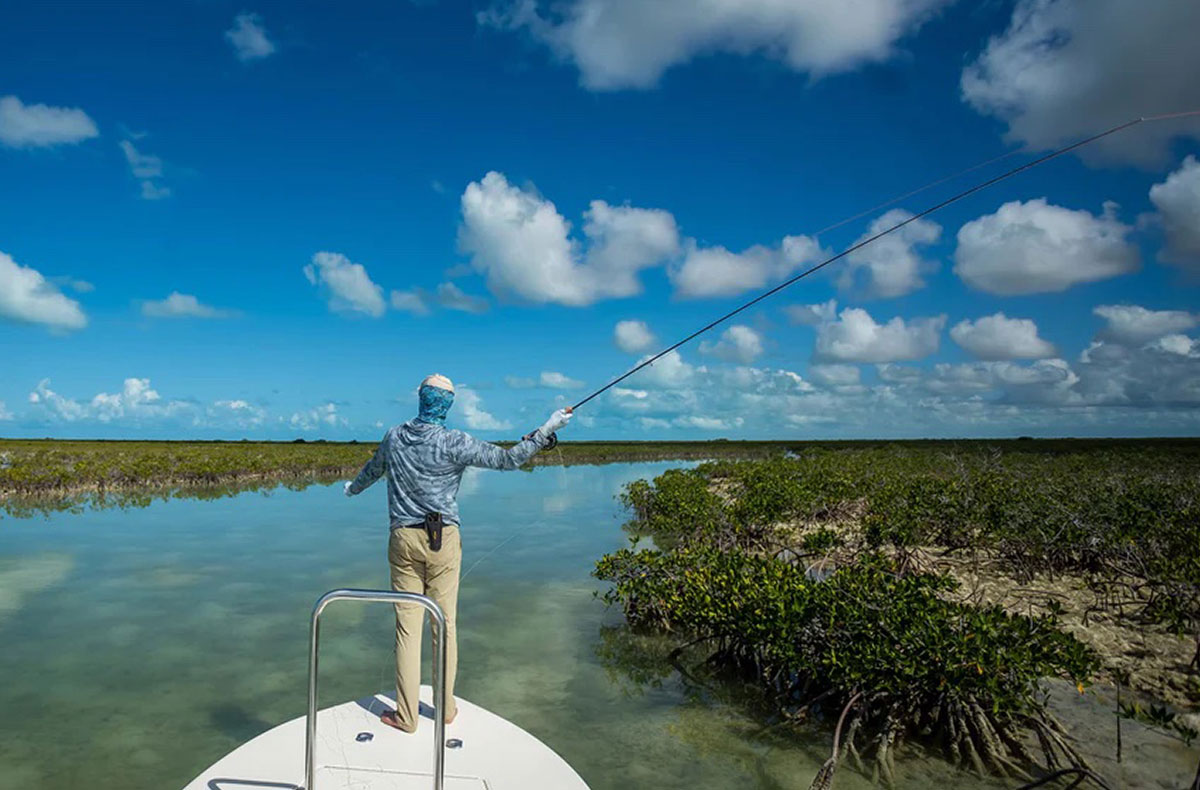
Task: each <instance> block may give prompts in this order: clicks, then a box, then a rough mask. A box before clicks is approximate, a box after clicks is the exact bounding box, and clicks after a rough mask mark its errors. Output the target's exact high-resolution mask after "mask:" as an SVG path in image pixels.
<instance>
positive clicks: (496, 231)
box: [458, 172, 679, 306]
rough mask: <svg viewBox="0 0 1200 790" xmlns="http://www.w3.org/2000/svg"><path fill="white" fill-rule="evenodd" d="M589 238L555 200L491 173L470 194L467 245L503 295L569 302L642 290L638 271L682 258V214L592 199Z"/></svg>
mask: <svg viewBox="0 0 1200 790" xmlns="http://www.w3.org/2000/svg"><path fill="white" fill-rule="evenodd" d="M583 237H584V238H583V239H582V240H580V239H577V238H573V237H572V235H571V225H570V223H569V222H567V220H566V219H565V218H564V217H563V216H562V215H561V214H559V213H558V209H557V208H555V206H554V204H553V203H551V202H550V201H549V200H546V199H545V198H543V197H541V196H540V195H538V194H536V193H535V192H533V191H532V190H529V189H521V188H519V187H516V186H514V185H512V184H509V182H508V180H507V179H506V178H505V177H504V175H503V174H501V173H497V172H490V173H488V174H487V175H486V176H484V178H483V179H482V180H480V181H478V182H472V183H471V184H468V185H467V188H466V190H465V191H464V192H463V195H462V222H461V224H460V226H459V233H458V241H459V248H460V249H461V250H462V252H463V253H465V254H467V255H470V256H471V264H472V266H473V267H474V268H475V270H476V271H478V272H480V273H481V274H483V275H484V276H485V277H486V278H487V283H488V288H489V289H490V290H491V291H492V293H494V294H496V295H498V296H514V297H517V298H519V299H524V300H527V301H530V302H534V303H539V304H541V303H547V302H552V303H557V304H562V305H568V306H582V305H588V304H592V303H594V302H596V301H598V300H600V299H606V298H617V297H626V296H633V295H635V294H638V293H641V290H642V285H641V282H640V280H639V279H638V273H639V272H640V271H641V270H642V269H646V268H648V267H651V266H657V265H659V264H661V263H662V262H663V261H664V260H666V259H667V258H669V257H671V256H674V255H675V254H676V253H677V250H678V247H679V233H678V229H677V228H676V226H675V218H674V217H672V216H671V214H670V213H668V212H666V211H662V210H659V209H642V208H634V207H631V206H611V205H609V204H608V203H605V202H604V201H602V200H596V201H592V203H591V205H590V207H589V209H588V210H587V211H586V212H585V213H584V226H583Z"/></svg>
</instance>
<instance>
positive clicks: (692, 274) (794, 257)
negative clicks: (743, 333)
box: [669, 236, 824, 299]
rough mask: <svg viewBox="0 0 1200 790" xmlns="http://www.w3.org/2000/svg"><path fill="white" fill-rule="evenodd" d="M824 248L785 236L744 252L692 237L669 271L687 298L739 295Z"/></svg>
mask: <svg viewBox="0 0 1200 790" xmlns="http://www.w3.org/2000/svg"><path fill="white" fill-rule="evenodd" d="M823 256H824V252H823V251H822V249H821V246H820V244H819V243H817V241H816V239H813V238H810V237H808V236H786V237H784V239H783V241H782V242H780V244H779V246H778V247H766V246H763V245H761V244H757V245H755V246H753V247H750V248H748V249H746V250H743V251H742V252H732V251H730V250H728V249H726V248H724V247H721V246H714V247H702V246H700V245H699V244H697V243H696V242H695V241H694V240H692V239H689V240H688V241H687V242H686V244H685V254H684V257H683V260H682V261H681V262H680V263H679V264H678V265H675V266H672V267H671V269H670V271H669V275H670V278H671V283H672V285H674V286H675V294H676V295H677V296H680V297H683V298H685V299H696V298H704V297H720V296H736V295H737V294H740V293H744V292H746V291H749V290H757V289H760V288H762V287H763V286H765V285H766V284H767V283H769V282H771V281H773V280H778V279H782V278H784V277H786V276H788V275H789V274H791V273H793V272H794V271H796V270H797V269H799V268H800V267H801V266H803V265H805V264H811V263H815V262H816V261H817V260H819V259H820V258H821V257H823Z"/></svg>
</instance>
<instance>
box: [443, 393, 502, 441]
mask: <svg viewBox="0 0 1200 790" xmlns="http://www.w3.org/2000/svg"><path fill="white" fill-rule="evenodd" d="M454 405H455V407H456V409H457V411H458V412H459V414H461V415H462V417H463V422H465V423H466V425H467V427H468V428H471V429H472V430H476V431H507V430H510V429H511V428H512V423H510V422H509V421H508V420H499V419H497V418H496V417H494V416H493V415H492V414H491V413H490V412H487V411H485V410H484V408H483V399H482V398H480V397H479V393H478V392H476V391H475V390H473V389H470V388H469V387H459V388H458V391H457V393H456V394H455V396H454Z"/></svg>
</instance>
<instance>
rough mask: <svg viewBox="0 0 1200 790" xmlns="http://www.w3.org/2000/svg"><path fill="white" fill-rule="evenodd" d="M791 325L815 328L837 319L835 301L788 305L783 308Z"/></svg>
mask: <svg viewBox="0 0 1200 790" xmlns="http://www.w3.org/2000/svg"><path fill="white" fill-rule="evenodd" d="M783 312H784V313H785V314H786V315H787V317H788V320H789V321H791V322H792V323H793V324H803V325H804V326H817V325H818V324H822V323H825V322H827V321H832V320H833V319H834V318H836V317H837V300H835V299H830V300H829V301H828V302H821V303H820V304H790V305H788V306H787V307H784V308H783Z"/></svg>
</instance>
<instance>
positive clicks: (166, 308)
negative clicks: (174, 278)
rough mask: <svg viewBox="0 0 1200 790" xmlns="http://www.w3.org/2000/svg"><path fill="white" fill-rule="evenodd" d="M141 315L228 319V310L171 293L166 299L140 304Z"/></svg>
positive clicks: (186, 295)
mask: <svg viewBox="0 0 1200 790" xmlns="http://www.w3.org/2000/svg"><path fill="white" fill-rule="evenodd" d="M142 315H144V316H146V317H148V318H229V317H230V316H232V315H234V313H233V312H232V311H229V310H219V309H217V308H215V307H212V306H210V305H206V304H202V303H201V302H200V300H199V299H197V298H196V297H194V296H192V295H191V294H181V293H179V291H172V292H171V293H170V294H169V295H168V296H167V298H166V299H160V300H158V301H146V302H142Z"/></svg>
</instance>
